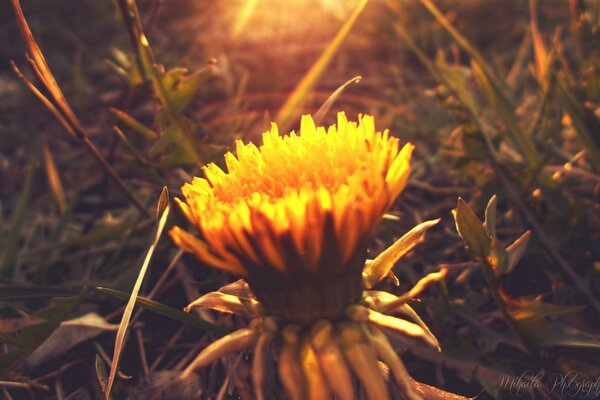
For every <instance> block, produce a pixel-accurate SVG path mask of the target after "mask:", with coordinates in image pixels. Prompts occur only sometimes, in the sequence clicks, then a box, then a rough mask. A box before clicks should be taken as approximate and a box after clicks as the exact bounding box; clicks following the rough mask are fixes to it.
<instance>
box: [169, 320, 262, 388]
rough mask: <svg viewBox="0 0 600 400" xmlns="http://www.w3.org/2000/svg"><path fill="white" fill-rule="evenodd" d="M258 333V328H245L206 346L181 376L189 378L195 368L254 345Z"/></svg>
mask: <svg viewBox="0 0 600 400" xmlns="http://www.w3.org/2000/svg"><path fill="white" fill-rule="evenodd" d="M258 333H259V332H258V331H257V330H256V329H251V328H244V329H239V330H237V331H235V332H232V333H230V334H229V335H227V336H223V337H222V338H220V339H217V340H216V341H214V342H212V343H211V344H209V345H208V346H207V347H206V348H204V350H202V351H201V352H200V354H198V355H197V356H196V358H195V359H194V361H192V362H191V363H190V365H188V366H187V367H186V368H185V370H183V372H182V373H181V378H182V379H186V378H189V376H190V375H191V374H192V373H193V372H194V371H195V370H197V369H199V368H203V367H206V366H207V365H208V364H211V363H212V362H213V361H216V360H217V359H219V358H221V357H223V356H225V355H227V354H229V353H233V352H237V351H241V350H246V349H248V348H250V347H252V345H253V344H254V343H255V341H256V339H257V337H258Z"/></svg>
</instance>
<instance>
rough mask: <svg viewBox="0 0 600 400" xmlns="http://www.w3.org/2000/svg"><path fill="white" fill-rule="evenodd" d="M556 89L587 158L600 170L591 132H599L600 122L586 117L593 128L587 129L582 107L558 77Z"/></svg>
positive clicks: (596, 147)
mask: <svg viewBox="0 0 600 400" xmlns="http://www.w3.org/2000/svg"><path fill="white" fill-rule="evenodd" d="M557 89H558V94H559V98H560V101H561V103H562V105H563V107H564V108H565V111H566V112H567V114H569V116H570V117H571V121H572V122H573V127H574V128H575V132H576V133H577V136H578V137H579V140H580V142H581V144H582V145H583V147H584V148H585V152H586V154H587V156H588V158H589V159H590V161H591V162H592V164H593V165H594V168H595V169H596V171H597V172H600V149H598V146H597V145H596V141H595V140H594V134H593V133H592V132H594V131H595V132H596V134H598V133H600V124H599V123H598V122H597V121H594V116H591V117H590V118H588V121H590V122H591V121H593V123H594V125H595V126H594V128H595V129H593V130H590V129H588V124H586V122H585V120H584V117H583V116H582V111H584V110H583V107H580V106H579V105H578V104H577V101H576V100H575V98H574V96H573V95H572V93H570V91H569V89H568V88H567V85H566V84H565V82H564V81H563V80H562V79H560V78H559V79H558V85H557ZM590 125H591V124H590Z"/></svg>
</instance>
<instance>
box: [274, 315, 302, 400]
mask: <svg viewBox="0 0 600 400" xmlns="http://www.w3.org/2000/svg"><path fill="white" fill-rule="evenodd" d="M281 336H282V344H281V351H280V352H279V360H278V365H277V372H278V373H279V379H280V380H281V384H282V385H283V388H284V389H285V391H286V393H287V394H288V396H289V397H290V399H291V400H304V399H305V390H304V389H305V387H306V385H305V383H304V374H303V372H302V367H301V364H300V327H299V326H298V325H288V326H286V327H285V328H283V332H282V335H281Z"/></svg>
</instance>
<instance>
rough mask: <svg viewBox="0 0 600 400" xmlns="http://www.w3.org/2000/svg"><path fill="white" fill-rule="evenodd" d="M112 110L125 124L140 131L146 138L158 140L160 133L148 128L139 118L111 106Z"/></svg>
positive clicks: (135, 130)
mask: <svg viewBox="0 0 600 400" xmlns="http://www.w3.org/2000/svg"><path fill="white" fill-rule="evenodd" d="M110 111H111V112H112V113H113V114H114V115H115V116H116V117H117V118H118V119H119V120H120V121H121V122H123V123H124V124H125V125H127V126H128V127H130V128H131V129H132V130H133V131H134V132H137V133H139V134H140V135H142V136H144V137H145V138H146V139H150V140H156V139H158V134H157V133H156V132H154V131H153V130H152V129H150V128H148V127H147V126H146V125H144V124H142V123H141V122H140V121H138V120H137V119H135V118H133V117H132V116H130V115H129V114H127V113H126V112H123V111H121V110H118V109H116V108H111V109H110Z"/></svg>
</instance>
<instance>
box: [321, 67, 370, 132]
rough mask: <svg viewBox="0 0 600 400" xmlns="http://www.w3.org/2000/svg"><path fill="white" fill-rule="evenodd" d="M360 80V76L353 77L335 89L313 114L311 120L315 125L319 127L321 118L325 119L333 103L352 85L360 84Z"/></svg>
mask: <svg viewBox="0 0 600 400" xmlns="http://www.w3.org/2000/svg"><path fill="white" fill-rule="evenodd" d="M361 79H362V76H355V77H354V78H352V79H349V80H347V81H346V82H345V83H344V84H343V85H342V86H340V87H339V88H337V89H336V90H335V92H333V93H331V96H329V97H328V98H327V100H325V102H324V103H323V105H322V106H321V107H320V108H319V109H318V110H317V112H316V113H315V115H313V120H314V121H315V125H317V126H319V125H321V121H323V118H324V117H325V115H327V113H328V112H329V109H330V108H331V106H332V105H333V103H335V101H336V100H337V98H338V97H340V95H341V94H342V92H343V91H344V90H345V89H346V88H347V87H348V86H349V85H350V84H352V83H358V82H360V80H361Z"/></svg>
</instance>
